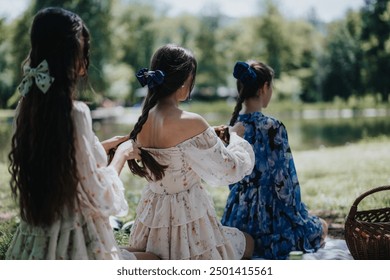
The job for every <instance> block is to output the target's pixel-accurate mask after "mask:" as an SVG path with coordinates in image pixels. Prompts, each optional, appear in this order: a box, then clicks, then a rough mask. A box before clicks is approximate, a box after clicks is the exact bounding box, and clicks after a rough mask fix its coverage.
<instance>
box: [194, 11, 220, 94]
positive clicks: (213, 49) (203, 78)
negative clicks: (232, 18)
mask: <svg viewBox="0 0 390 280" xmlns="http://www.w3.org/2000/svg"><path fill="white" fill-rule="evenodd" d="M220 19H221V17H220V15H219V14H213V15H206V16H202V17H201V19H200V28H199V31H198V34H196V36H195V42H196V57H197V60H198V75H197V85H198V86H199V87H200V88H216V87H218V86H219V85H221V84H224V83H225V73H224V71H223V66H221V67H222V69H221V67H220V65H224V64H223V62H222V61H221V59H220V55H221V53H220V52H218V49H217V45H218V41H217V30H218V28H219V24H220ZM212 94H213V93H211V95H212Z"/></svg>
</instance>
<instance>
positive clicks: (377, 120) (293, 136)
mask: <svg viewBox="0 0 390 280" xmlns="http://www.w3.org/2000/svg"><path fill="white" fill-rule="evenodd" d="M228 119H229V116H220V118H218V119H214V120H213V121H212V122H210V123H211V124H212V125H217V124H222V123H226V120H228ZM281 119H282V118H281ZM282 121H283V122H284V124H285V125H286V127H287V130H288V133H289V140H290V145H291V147H292V149H293V151H297V150H310V149H317V148H320V147H322V146H326V147H333V146H341V145H345V144H347V143H353V142H357V141H359V140H362V139H365V138H369V137H378V136H382V135H384V136H389V135H390V122H389V120H388V117H371V118H370V117H360V118H356V117H355V118H337V119H336V118H333V119H312V120H303V119H293V118H286V119H285V120H283V119H282ZM93 128H94V130H95V133H96V135H97V136H98V137H99V139H101V140H104V139H107V138H109V137H112V136H115V135H125V134H129V133H130V132H131V130H132V128H133V124H118V123H115V122H112V121H104V120H99V121H96V120H95V121H94V123H93ZM11 133H12V124H11V122H8V121H0V162H6V161H7V155H8V152H9V148H10V141H11Z"/></svg>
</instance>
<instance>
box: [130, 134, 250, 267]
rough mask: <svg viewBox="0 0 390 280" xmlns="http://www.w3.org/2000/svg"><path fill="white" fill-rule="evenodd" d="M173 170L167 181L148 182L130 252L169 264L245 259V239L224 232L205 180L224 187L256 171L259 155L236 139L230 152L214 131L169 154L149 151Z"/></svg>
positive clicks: (227, 229)
mask: <svg viewBox="0 0 390 280" xmlns="http://www.w3.org/2000/svg"><path fill="white" fill-rule="evenodd" d="M148 151H149V152H151V153H152V154H153V155H154V156H155V157H156V159H157V160H158V161H159V162H160V163H161V164H165V165H168V168H167V170H166V171H165V176H164V178H163V179H162V180H161V181H156V182H148V184H147V186H146V188H145V189H144V190H143V194H142V196H141V199H140V202H139V204H138V207H137V217H136V220H135V224H134V226H133V227H132V230H131V234H130V247H133V248H136V249H140V250H145V251H147V252H151V253H154V254H156V255H157V256H159V257H160V258H161V259H164V260H169V259H171V260H173V259H241V258H242V256H243V254H244V250H245V237H244V235H243V233H242V232H240V231H239V230H237V229H235V228H231V227H223V226H222V225H221V223H220V221H219V219H218V218H217V216H216V213H215V210H214V206H213V202H212V199H211V197H210V196H209V194H208V193H207V191H206V189H205V187H204V186H203V184H202V180H205V181H206V182H207V183H209V184H210V185H215V186H218V185H219V186H221V185H226V184H230V183H234V182H237V181H239V180H241V179H242V178H243V177H244V176H245V175H247V174H249V173H250V172H251V171H252V168H253V164H254V153H253V149H252V147H251V146H250V145H249V143H248V142H247V141H245V140H244V139H242V138H241V137H239V136H237V135H235V134H233V135H232V137H231V143H230V145H229V146H228V147H225V146H224V145H223V143H222V141H221V140H220V139H219V138H218V137H217V135H216V133H215V132H214V129H213V128H211V127H210V128H208V129H206V130H205V131H204V132H203V133H201V134H199V135H197V136H195V137H193V138H191V139H188V140H186V141H184V142H182V143H180V144H178V145H177V146H175V147H172V148H167V149H148Z"/></svg>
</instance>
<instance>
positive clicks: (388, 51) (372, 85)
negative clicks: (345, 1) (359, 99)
mask: <svg viewBox="0 0 390 280" xmlns="http://www.w3.org/2000/svg"><path fill="white" fill-rule="evenodd" d="M362 19H363V30H362V36H361V38H362V41H363V48H364V63H365V65H364V68H365V69H366V71H365V73H364V75H365V77H366V83H367V85H368V88H369V89H370V90H371V91H372V92H373V93H374V94H376V93H379V94H380V96H381V101H382V102H389V90H390V79H389V77H388V76H389V73H390V35H389V34H390V0H366V4H365V6H364V7H363V9H362Z"/></svg>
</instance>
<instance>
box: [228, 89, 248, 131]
mask: <svg viewBox="0 0 390 280" xmlns="http://www.w3.org/2000/svg"><path fill="white" fill-rule="evenodd" d="M243 102H244V98H242V97H241V93H240V94H239V96H238V98H237V103H236V106H235V107H234V111H233V113H232V118H231V119H230V123H229V126H233V125H234V124H235V123H236V121H237V119H238V114H239V113H240V111H241V109H242V103H243Z"/></svg>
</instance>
